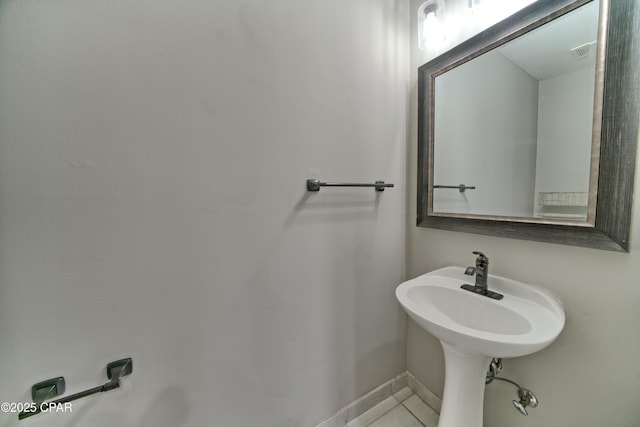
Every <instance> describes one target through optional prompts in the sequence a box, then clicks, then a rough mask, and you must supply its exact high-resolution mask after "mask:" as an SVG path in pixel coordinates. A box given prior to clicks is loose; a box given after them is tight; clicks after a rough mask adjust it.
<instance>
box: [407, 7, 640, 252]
mask: <svg viewBox="0 0 640 427" xmlns="http://www.w3.org/2000/svg"><path fill="white" fill-rule="evenodd" d="M639 3H640V0H632V1H625V0H600V2H598V1H597V0H579V1H570V0H563V1H558V0H539V1H537V2H535V3H533V4H532V5H530V6H528V7H526V8H525V9H523V10H521V11H520V12H518V13H516V14H515V15H513V16H511V17H509V18H507V19H506V20H504V21H502V22H500V23H498V24H496V25H495V26H493V27H491V28H489V29H488V30H485V31H483V32H482V33H480V34H478V35H477V36H475V37H473V38H472V39H470V40H468V41H466V42H464V43H462V44H461V45H459V46H457V47H455V48H454V49H452V50H450V51H449V52H446V53H445V54H443V55H441V56H439V57H437V58H435V59H434V60H432V61H430V62H428V63H427V64H425V65H423V66H422V67H420V68H419V73H418V80H419V88H418V91H419V106H418V110H419V111H418V114H419V116H418V124H419V129H418V159H419V160H418V225H419V226H423V227H432V228H441V229H450V230H457V231H465V232H474V233H481V234H490V235H498V236H503V237H513V238H522V239H529V240H539V241H547V242H554V243H564V244H572V245H577V246H585V247H594V248H599V249H609V250H618V251H627V250H628V236H629V224H630V212H631V198H632V194H633V176H634V171H635V150H636V143H637V139H638V105H639V102H638V80H639V73H638V70H637V69H636V66H637V65H636V64H638V57H639V54H638V52H637V49H634V48H633V46H634V38H635V39H636V41H635V43H637V39H638V38H639V37H638V35H637V33H638V20H637V19H636V20H635V22H633V20H631V19H629V18H628V17H629V16H638V15H637V14H638V12H640V7H639ZM634 14H635V15H634ZM598 17H600V19H598ZM634 61H635V62H634ZM634 89H635V90H634ZM620 115H623V116H624V118H622V117H620Z"/></svg>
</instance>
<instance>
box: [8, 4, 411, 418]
mask: <svg viewBox="0 0 640 427" xmlns="http://www.w3.org/2000/svg"><path fill="white" fill-rule="evenodd" d="M408 19H409V10H408V4H407V2H406V1H404V0H373V1H372V0H356V1H349V2H344V1H338V0H329V1H320V2H318V1H307V0H303V1H286V0H276V1H262V0H250V1H242V2H238V1H234V0H225V1H208V2H205V1H198V0H187V1H173V0H154V1H144V0H117V1H102V0H48V1H45V2H43V1H37V0H4V1H2V2H0V378H2V381H1V385H0V401H16V402H19V401H28V400H30V396H29V394H28V393H29V388H30V386H31V385H32V384H33V383H35V382H37V381H40V380H44V379H46V378H50V377H53V376H57V375H64V376H65V377H66V379H67V386H68V393H73V392H76V391H80V390H82V389H84V388H89V387H93V386H96V385H98V384H100V383H102V382H104V381H106V375H105V372H104V366H105V365H106V364H107V363H108V362H110V361H112V360H116V359H118V358H121V357H127V356H131V357H133V363H134V372H133V375H132V376H131V377H129V378H126V379H125V381H124V388H123V389H122V390H118V391H113V392H111V393H108V394H104V395H101V396H99V397H94V398H90V399H86V400H84V401H78V402H76V404H75V405H74V412H73V413H72V414H58V415H39V416H37V417H34V418H33V419H31V420H30V421H28V422H29V425H31V426H34V427H35V426H45V425H46V426H75V425H91V426H114V425H120V426H138V427H142V426H165V427H177V426H194V427H195V426H198V427H200V426H208V425H217V426H257V427H268V426H273V427H284V426H309V425H311V424H313V423H314V422H315V421H318V420H319V419H320V418H322V417H324V416H326V415H328V414H329V413H331V412H332V411H334V410H335V409H337V408H339V407H340V406H342V405H344V404H346V403H347V402H349V401H351V400H352V399H354V398H356V397H357V396H359V395H360V394H362V393H364V392H366V391H367V390H369V389H371V388H373V387H374V386H377V385H378V384H380V383H382V382H383V381H386V380H388V379H389V378H391V377H392V376H394V375H396V374H398V373H400V372H402V371H403V370H404V369H405V368H406V365H405V361H406V355H405V343H404V336H405V317H404V315H403V313H402V310H401V308H400V307H399V306H398V305H397V304H395V303H394V289H395V286H396V285H397V284H398V283H399V282H401V281H402V280H403V278H404V274H405V240H404V238H405V224H404V217H405V210H404V209H405V192H404V189H405V185H404V181H405V175H406V173H405V160H406V157H405V156H406V140H407V136H406V126H407V124H406V118H407V102H408V101H407V94H408V88H407V76H408V73H409V70H408V64H409V62H408V61H409V57H408V50H407V46H408V44H409V41H408V39H407V37H408V35H407V30H408V26H409V24H408ZM308 177H319V178H323V179H327V180H349V181H352V180H353V181H374V180H376V179H383V180H386V181H389V182H394V183H395V184H396V185H397V187H396V188H394V189H389V190H387V191H385V192H384V193H383V194H375V192H374V191H373V189H352V190H349V189H336V190H322V191H321V192H320V193H319V194H313V195H310V194H308V193H307V192H306V190H305V186H304V183H305V180H306V179H307V178H308ZM0 425H2V426H4V427H7V426H14V425H19V424H18V421H17V416H16V414H4V413H3V414H0ZM20 425H23V424H20Z"/></svg>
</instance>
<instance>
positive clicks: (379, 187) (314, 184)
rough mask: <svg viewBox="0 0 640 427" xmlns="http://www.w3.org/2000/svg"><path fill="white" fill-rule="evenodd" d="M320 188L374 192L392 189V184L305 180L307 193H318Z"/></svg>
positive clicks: (382, 182)
mask: <svg viewBox="0 0 640 427" xmlns="http://www.w3.org/2000/svg"><path fill="white" fill-rule="evenodd" d="M320 187H374V188H375V189H376V191H384V189H385V188H393V184H385V182H384V181H376V182H375V183H373V184H358V183H348V182H335V183H332V182H321V181H320V180H319V179H308V180H307V191H320Z"/></svg>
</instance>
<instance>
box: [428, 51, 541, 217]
mask: <svg viewBox="0 0 640 427" xmlns="http://www.w3.org/2000/svg"><path fill="white" fill-rule="evenodd" d="M434 98H435V105H436V113H435V118H434V138H435V141H437V143H436V144H434V157H435V162H434V168H433V169H434V170H433V182H434V185H459V184H465V185H470V186H475V187H476V189H475V190H470V191H465V192H464V193H460V192H459V191H457V190H452V189H435V190H434V195H433V210H434V212H450V213H461V214H476V215H502V216H525V217H530V216H532V214H533V200H534V184H535V171H536V137H537V117H538V81H537V80H536V79H534V78H532V77H531V76H530V75H529V74H527V73H526V72H524V71H523V70H522V69H521V68H519V67H517V66H516V65H515V64H514V63H513V62H511V61H510V60H508V59H507V58H505V57H504V56H502V55H501V54H500V53H499V52H497V51H492V52H489V53H487V54H485V55H482V56H479V57H478V58H475V59H474V60H473V61H471V62H467V63H465V64H463V65H460V66H458V67H456V68H454V69H452V70H449V71H448V72H447V73H445V74H442V75H440V76H438V77H437V78H436V79H435V87H434ZM505 196H508V197H505Z"/></svg>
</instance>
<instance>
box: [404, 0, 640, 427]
mask: <svg viewBox="0 0 640 427" xmlns="http://www.w3.org/2000/svg"><path fill="white" fill-rule="evenodd" d="M418 4H419V1H417V0H416V1H414V0H412V2H411V7H412V9H414V8H417V6H418ZM449 5H450V4H449ZM452 9H454V7H451V8H449V9H448V10H449V11H451V10H452ZM461 19H463V18H462V15H461ZM412 25H414V24H413V23H412ZM412 31H413V30H412ZM468 35H469V34H465V35H460V38H458V39H455V40H450V43H451V44H453V43H455V42H456V41H460V40H461V39H462V38H463V36H464V37H466V36H468ZM446 48H447V47H446V46H445V47H443V48H442V49H446ZM428 59H429V53H424V52H421V51H418V50H417V49H416V47H415V43H414V42H413V40H412V65H411V68H412V73H413V74H412V87H413V88H414V91H413V94H412V95H413V96H412V104H411V105H412V108H413V106H414V105H415V104H416V99H417V98H416V89H415V88H416V86H415V83H416V74H415V71H414V70H415V69H416V67H417V66H419V65H421V64H422V63H424V62H426V61H427V60H428ZM416 114H417V112H416V111H415V109H413V110H412V111H411V113H410V118H411V119H410V129H411V130H412V131H413V129H416V128H417V122H416V121H417V115H416ZM410 140H411V142H410V147H409V162H408V169H409V175H408V177H409V178H408V179H409V189H408V190H409V204H408V208H407V209H408V212H407V218H408V220H407V222H408V225H407V227H408V229H407V235H408V260H407V262H408V277H415V276H418V275H420V274H422V273H425V272H428V271H430V270H434V269H437V268H440V267H444V266H447V265H461V266H467V265H471V264H472V263H473V255H472V254H471V251H473V250H481V251H483V252H485V253H486V254H487V255H488V256H489V257H490V258H491V270H492V272H493V273H495V274H499V275H503V276H507V277H512V278H514V279H518V280H522V281H525V282H530V283H534V284H538V285H542V286H545V287H547V288H549V289H551V290H553V291H554V292H556V293H557V294H559V295H560V297H561V298H562V300H563V302H564V304H565V306H566V307H565V309H566V313H567V323H566V326H565V329H564V331H563V332H562V334H561V335H560V337H559V338H558V340H557V341H556V342H555V343H553V344H552V345H551V346H550V347H548V348H547V349H545V350H542V351H540V352H539V353H536V354H533V355H530V356H526V357H521V358H516V359H508V360H505V369H504V371H503V374H504V376H506V377H509V378H512V379H514V380H516V381H518V382H520V383H521V384H522V385H523V386H525V387H527V388H529V389H531V390H533V391H534V392H535V393H536V395H537V396H538V398H539V400H540V406H539V407H538V408H536V409H532V410H531V411H529V416H528V417H526V418H525V417H522V416H521V415H520V414H519V413H518V412H517V411H515V410H514V409H513V407H512V406H511V400H512V399H513V398H515V397H516V394H515V389H514V388H513V387H512V386H510V385H508V384H502V383H494V384H491V385H489V386H488V388H487V393H486V397H485V425H487V426H491V427H511V426H516V425H517V426H545V427H546V426H562V427H579V426H580V427H581V426H605V425H606V426H612V427H613V426H616V427H630V426H638V425H640V424H639V421H638V420H640V407H639V406H638V402H637V399H638V396H639V395H640V365H639V364H638V363H637V356H638V354H639V352H640V340H638V332H637V328H636V327H635V325H637V324H638V323H639V322H640V310H638V306H639V304H640V279H639V276H638V272H637V266H638V265H640V216H639V215H637V214H635V215H634V216H633V224H632V230H633V234H632V236H631V242H630V245H631V253H629V254H622V253H614V252H607V251H597V250H591V249H582V248H574V247H569V246H561V245H552V244H546V243H537V242H527V241H518V240H510V239H503V238H494V237H487V236H479V235H473V234H464V233H457V232H452V231H441V230H430V229H424V228H418V227H416V226H415V219H414V218H415V211H416V206H415V191H416V188H415V181H416V163H417V162H416V135H415V131H413V134H412V135H411V138H410ZM635 188H636V189H638V188H640V176H637V177H636V186H635ZM636 199H637V198H636ZM637 210H638V207H637V206H636V209H635V211H637ZM407 342H408V350H407V352H408V355H407V357H408V369H409V371H410V372H412V373H413V374H415V375H416V377H417V378H418V379H419V380H420V381H422V382H424V384H426V385H427V386H428V387H429V388H430V389H431V390H432V391H434V392H435V393H437V394H439V395H441V393H442V385H443V376H444V370H443V369H444V368H443V358H442V350H441V349H440V344H439V342H438V341H437V340H436V339H435V338H433V337H431V336H430V335H429V334H427V333H426V332H424V331H423V330H421V329H420V328H419V327H418V326H417V325H416V324H415V323H414V322H412V321H409V324H408V329H407Z"/></svg>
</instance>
